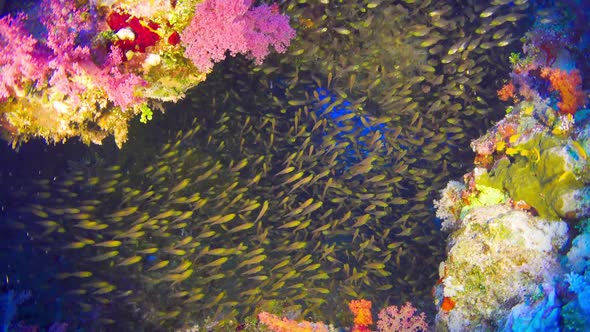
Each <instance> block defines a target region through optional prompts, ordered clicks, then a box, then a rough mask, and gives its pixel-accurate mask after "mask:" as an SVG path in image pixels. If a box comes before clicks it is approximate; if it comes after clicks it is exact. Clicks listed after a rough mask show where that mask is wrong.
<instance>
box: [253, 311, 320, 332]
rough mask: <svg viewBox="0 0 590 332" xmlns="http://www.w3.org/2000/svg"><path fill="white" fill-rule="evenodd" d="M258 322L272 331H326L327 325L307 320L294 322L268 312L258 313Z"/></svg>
mask: <svg viewBox="0 0 590 332" xmlns="http://www.w3.org/2000/svg"><path fill="white" fill-rule="evenodd" d="M258 319H259V320H260V322H261V323H262V324H264V325H266V327H268V329H269V330H271V331H274V332H328V331H329V330H328V327H326V325H324V324H323V323H311V322H307V321H302V322H296V321H294V320H290V319H287V318H281V317H279V316H276V315H273V314H271V313H268V312H264V311H263V312H261V313H259V314H258Z"/></svg>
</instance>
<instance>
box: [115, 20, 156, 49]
mask: <svg viewBox="0 0 590 332" xmlns="http://www.w3.org/2000/svg"><path fill="white" fill-rule="evenodd" d="M107 23H108V25H109V27H110V28H111V29H113V30H114V31H115V32H117V31H119V30H121V29H123V28H129V29H131V30H132V31H133V33H134V34H135V39H133V40H118V41H116V42H115V45H116V46H117V47H118V48H120V49H121V50H122V51H123V52H127V51H136V52H141V53H143V52H145V49H146V48H147V47H149V46H154V45H156V43H157V42H158V40H160V35H158V34H157V33H156V30H157V29H158V28H159V27H160V26H159V25H158V23H156V22H154V21H147V22H146V21H145V20H141V19H139V18H137V17H135V16H131V15H129V14H127V13H119V12H112V13H111V14H110V15H109V17H108V18H107Z"/></svg>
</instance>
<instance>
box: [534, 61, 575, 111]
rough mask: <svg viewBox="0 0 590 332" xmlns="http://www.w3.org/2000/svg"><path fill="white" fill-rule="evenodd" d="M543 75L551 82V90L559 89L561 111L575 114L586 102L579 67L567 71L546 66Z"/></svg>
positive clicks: (542, 70)
mask: <svg viewBox="0 0 590 332" xmlns="http://www.w3.org/2000/svg"><path fill="white" fill-rule="evenodd" d="M541 77H543V78H546V79H548V80H549V82H551V88H550V90H551V91H558V92H559V95H560V97H561V101H560V102H559V103H558V104H557V106H558V107H559V111H560V112H561V113H569V114H575V113H576V111H577V110H578V108H579V107H580V106H582V105H583V104H584V99H585V97H584V92H583V91H582V88H581V86H582V76H581V75H580V71H578V70H577V69H574V70H572V71H571V72H569V73H568V72H567V71H565V70H561V69H559V68H549V67H545V68H543V69H541Z"/></svg>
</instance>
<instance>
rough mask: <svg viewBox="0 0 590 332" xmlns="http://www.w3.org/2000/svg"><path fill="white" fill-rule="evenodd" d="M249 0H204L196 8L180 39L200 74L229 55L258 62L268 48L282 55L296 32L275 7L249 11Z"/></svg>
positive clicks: (263, 6) (287, 19)
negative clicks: (246, 57) (272, 48)
mask: <svg viewBox="0 0 590 332" xmlns="http://www.w3.org/2000/svg"><path fill="white" fill-rule="evenodd" d="M251 4H252V0H205V1H203V2H201V3H198V4H197V5H196V7H195V15H194V16H193V20H192V21H191V23H190V25H189V26H188V27H187V28H186V29H185V30H184V31H183V32H182V34H181V35H180V39H181V41H182V44H183V45H184V47H185V55H186V57H187V58H189V59H191V60H192V61H193V63H194V64H195V65H196V66H197V68H198V69H199V70H200V71H201V72H209V71H210V70H211V69H212V68H213V64H214V63H215V62H219V61H221V60H223V59H224V58H225V52H226V51H229V52H230V54H231V55H236V54H238V53H242V54H249V55H251V56H252V57H254V58H255V60H256V62H257V63H262V60H263V59H264V58H265V57H266V56H267V55H268V53H269V47H270V45H273V47H274V48H275V49H276V50H277V52H284V51H285V50H286V49H287V47H288V46H289V43H290V40H291V39H292V38H293V37H295V30H293V28H291V27H290V26H289V17H287V16H285V15H281V14H279V13H278V10H277V7H276V6H271V7H269V6H266V5H262V6H259V7H256V8H252V9H250V6H251Z"/></svg>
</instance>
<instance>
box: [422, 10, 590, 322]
mask: <svg viewBox="0 0 590 332" xmlns="http://www.w3.org/2000/svg"><path fill="white" fill-rule="evenodd" d="M552 18H553V19H552V20H547V19H545V20H541V21H543V22H540V23H537V24H535V25H534V27H533V28H532V29H531V31H529V33H527V39H526V42H525V45H524V47H523V51H524V53H525V55H526V57H525V58H521V56H520V54H518V53H513V54H512V55H511V57H510V62H511V63H512V69H513V72H512V74H511V80H510V81H509V82H508V83H507V84H506V85H504V87H502V88H501V89H500V90H499V91H498V97H499V99H500V100H502V101H506V102H513V103H514V105H512V106H510V107H508V109H507V113H508V114H507V115H506V116H505V118H504V119H502V120H501V121H499V122H498V123H497V124H496V125H494V126H493V127H492V128H491V129H489V130H488V132H487V133H486V134H485V135H483V136H482V137H480V138H479V139H476V140H474V141H473V142H472V144H471V146H472V148H473V151H474V152H475V153H476V157H475V162H474V163H475V167H474V169H473V170H472V171H471V172H469V173H467V174H466V175H465V176H464V178H463V182H457V181H451V182H450V183H449V184H448V185H447V187H446V188H445V189H444V190H443V191H442V192H441V198H440V199H439V200H437V201H435V205H436V207H437V216H438V217H439V218H441V219H443V223H442V227H443V230H446V231H449V232H451V233H450V236H449V238H448V240H447V242H448V246H447V255H448V258H447V259H446V260H445V261H444V262H442V263H441V266H440V270H439V274H440V277H441V278H440V280H439V282H438V283H437V285H436V286H435V288H434V290H433V291H434V294H435V303H436V304H437V306H438V307H439V311H438V314H437V318H436V320H437V328H441V329H443V330H449V331H464V330H476V331H481V330H489V329H494V330H504V331H535V330H544V331H559V330H569V331H582V330H587V329H588V328H589V327H590V320H588V318H587V317H588V314H589V313H590V304H589V303H588V300H587V299H588V295H589V294H590V287H589V286H588V276H589V275H590V274H589V272H588V271H589V270H588V259H587V258H588V257H589V256H590V246H588V243H590V241H589V238H588V226H587V224H588V222H587V220H588V219H587V218H588V217H589V216H590V204H589V201H590V166H589V164H588V158H587V155H588V153H589V152H590V145H589V144H588V138H589V135H588V132H589V130H590V122H589V121H588V114H589V110H587V109H584V103H585V101H586V100H585V95H584V93H583V91H582V76H581V72H580V71H579V70H577V69H575V67H576V63H575V62H574V61H573V58H574V57H573V55H572V54H570V50H572V49H575V48H576V47H575V44H574V43H573V41H572V40H571V39H570V36H571V33H570V31H568V28H569V26H568V25H567V24H564V23H563V22H564V20H563V17H562V16H560V15H557V14H555V15H554V16H552ZM576 235H577V236H576ZM574 236H576V237H575V238H573V241H572V237H574ZM570 241H571V243H572V246H571V248H569V251H568V253H567V255H565V256H563V252H564V251H563V250H564V248H566V246H565V245H566V244H567V243H569V242H570ZM564 285H567V287H565V286H564Z"/></svg>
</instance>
